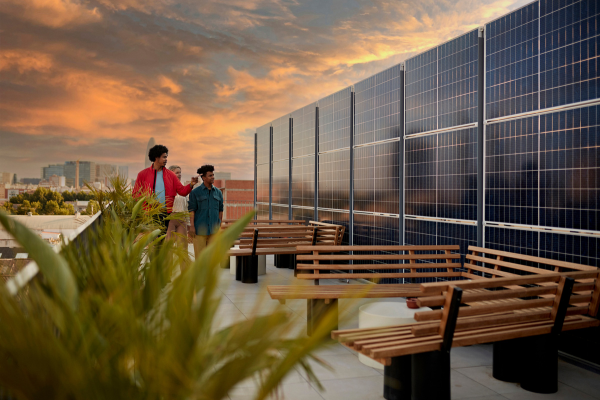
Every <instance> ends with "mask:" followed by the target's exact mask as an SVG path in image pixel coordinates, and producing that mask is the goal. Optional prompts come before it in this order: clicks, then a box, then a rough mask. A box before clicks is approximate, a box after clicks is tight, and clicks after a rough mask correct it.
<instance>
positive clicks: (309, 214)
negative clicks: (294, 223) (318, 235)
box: [292, 207, 315, 222]
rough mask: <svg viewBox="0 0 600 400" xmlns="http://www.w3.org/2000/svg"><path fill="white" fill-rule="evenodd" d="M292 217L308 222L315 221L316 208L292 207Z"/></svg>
mask: <svg viewBox="0 0 600 400" xmlns="http://www.w3.org/2000/svg"><path fill="white" fill-rule="evenodd" d="M292 219H303V220H304V221H306V222H308V221H314V219H315V209H314V208H296V207H292Z"/></svg>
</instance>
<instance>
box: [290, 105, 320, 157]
mask: <svg viewBox="0 0 600 400" xmlns="http://www.w3.org/2000/svg"><path fill="white" fill-rule="evenodd" d="M316 107H317V103H311V104H309V105H307V106H305V107H302V108H301V109H299V110H296V111H294V112H293V113H292V120H293V122H292V123H293V136H292V156H293V157H302V156H308V155H314V154H315V127H316V125H315V122H316V121H315V118H316V113H315V109H316Z"/></svg>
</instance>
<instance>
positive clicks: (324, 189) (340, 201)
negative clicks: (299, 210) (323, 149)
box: [318, 149, 350, 210]
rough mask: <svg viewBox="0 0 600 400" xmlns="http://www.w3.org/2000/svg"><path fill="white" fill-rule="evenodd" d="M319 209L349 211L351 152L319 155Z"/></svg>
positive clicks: (344, 151) (341, 151)
mask: <svg viewBox="0 0 600 400" xmlns="http://www.w3.org/2000/svg"><path fill="white" fill-rule="evenodd" d="M318 187H319V196H318V200H319V204H318V206H319V208H333V209H338V210H349V201H350V150H349V149H348V150H340V151H334V152H331V153H324V154H319V186H318Z"/></svg>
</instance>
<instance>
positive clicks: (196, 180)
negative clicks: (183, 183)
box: [191, 176, 198, 186]
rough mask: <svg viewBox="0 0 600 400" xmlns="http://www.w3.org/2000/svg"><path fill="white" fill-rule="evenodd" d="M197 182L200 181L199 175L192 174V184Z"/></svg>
mask: <svg viewBox="0 0 600 400" xmlns="http://www.w3.org/2000/svg"><path fill="white" fill-rule="evenodd" d="M197 183H198V177H197V176H192V183H191V185H192V186H194V185H195V184H197Z"/></svg>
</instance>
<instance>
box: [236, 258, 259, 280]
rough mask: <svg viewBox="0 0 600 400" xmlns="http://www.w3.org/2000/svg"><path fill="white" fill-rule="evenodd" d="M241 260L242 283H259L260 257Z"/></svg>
mask: <svg viewBox="0 0 600 400" xmlns="http://www.w3.org/2000/svg"><path fill="white" fill-rule="evenodd" d="M238 259H241V268H240V269H241V271H240V273H241V276H240V279H241V281H242V283H257V282H258V256H244V257H238Z"/></svg>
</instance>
